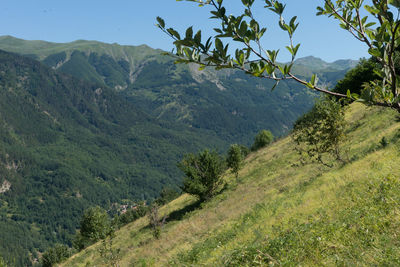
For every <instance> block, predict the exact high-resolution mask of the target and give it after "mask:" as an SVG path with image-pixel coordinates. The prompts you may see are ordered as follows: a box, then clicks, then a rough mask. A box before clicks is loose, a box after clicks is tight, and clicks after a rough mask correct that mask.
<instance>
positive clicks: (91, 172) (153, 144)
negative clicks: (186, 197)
mask: <svg viewBox="0 0 400 267" xmlns="http://www.w3.org/2000/svg"><path fill="white" fill-rule="evenodd" d="M227 145H228V144H227V143H226V142H224V140H222V139H220V138H219V137H217V136H215V134H213V133H211V132H206V131H202V130H194V129H192V128H189V127H187V126H185V125H183V124H179V123H171V122H168V123H167V122H163V121H161V120H158V119H154V118H152V117H151V116H149V115H147V114H146V113H144V112H142V111H141V110H140V109H138V108H137V107H136V106H135V105H133V104H132V103H131V102H129V101H127V100H126V99H125V98H123V97H121V96H119V95H117V94H116V93H115V91H114V90H112V89H110V88H108V87H106V86H104V85H102V84H94V83H90V82H86V81H84V80H79V79H76V78H74V77H72V76H70V75H66V74H63V73H59V72H56V71H54V70H52V69H50V68H48V67H46V66H45V65H43V64H42V63H40V62H38V61H36V60H33V59H30V58H26V57H22V56H19V55H16V54H12V53H8V52H4V51H0V240H1V242H0V254H1V255H3V256H4V257H5V258H6V259H7V260H10V261H11V262H13V265H16V266H26V265H30V264H31V260H32V259H34V258H37V257H38V256H37V253H38V252H40V251H44V249H45V248H46V247H47V246H49V245H51V244H54V243H56V242H63V243H69V244H70V243H71V237H72V235H74V233H75V230H76V227H77V226H78V223H79V219H80V217H81V214H82V211H83V210H84V209H85V208H87V207H89V206H95V205H101V206H103V207H109V206H110V205H111V204H112V203H121V201H122V200H123V199H131V200H146V199H152V198H154V197H157V196H158V194H159V192H160V191H161V189H162V188H163V187H165V186H166V185H170V186H176V185H179V184H180V182H181V176H180V173H179V172H178V169H177V168H176V162H178V161H179V160H180V159H181V157H182V155H183V154H185V153H188V152H191V151H197V150H198V149H200V148H203V147H216V148H220V149H222V148H223V147H225V146H227ZM28 251H29V252H30V256H29V255H28Z"/></svg>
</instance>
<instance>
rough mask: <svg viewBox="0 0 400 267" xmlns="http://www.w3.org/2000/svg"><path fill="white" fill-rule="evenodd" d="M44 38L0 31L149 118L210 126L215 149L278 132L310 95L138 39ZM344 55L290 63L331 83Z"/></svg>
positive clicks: (12, 43)
mask: <svg viewBox="0 0 400 267" xmlns="http://www.w3.org/2000/svg"><path fill="white" fill-rule="evenodd" d="M45 44H46V46H44V47H40V49H39V48H38V47H37V46H36V45H37V43H35V42H31V41H27V40H21V39H16V38H13V37H9V36H8V37H3V38H2V37H0V49H4V50H6V51H15V52H18V53H21V54H29V55H35V57H37V58H40V59H41V62H43V63H44V64H46V65H47V66H49V67H51V68H55V69H57V71H59V72H64V73H67V74H70V75H72V76H74V77H76V78H79V79H82V80H86V81H93V82H97V83H98V84H101V85H102V86H109V87H112V88H113V89H114V91H116V92H117V93H118V94H120V95H122V96H123V97H124V98H126V99H127V100H128V101H129V102H131V103H133V104H134V106H135V107H137V108H139V109H140V110H142V111H143V112H145V113H147V114H149V115H151V116H152V117H154V118H159V119H161V120H163V121H166V122H170V123H171V124H173V125H174V124H176V122H177V121H179V122H180V123H182V124H183V125H186V126H190V127H192V128H191V129H192V130H193V132H198V133H199V134H205V133H206V132H205V131H207V133H208V134H210V133H212V134H213V135H214V137H213V138H211V136H210V137H209V138H210V141H211V140H212V139H214V141H213V144H212V146H213V147H218V148H220V149H223V150H226V149H227V148H228V147H229V145H230V144H232V143H244V144H246V145H249V144H250V143H249V142H250V140H251V138H253V137H254V135H255V134H256V133H257V131H258V130H259V129H260V127H262V128H265V129H271V130H272V131H273V133H274V135H284V134H286V133H287V132H288V128H287V127H286V126H287V125H292V124H293V122H294V121H295V120H296V119H297V117H298V115H299V114H303V113H304V112H306V111H307V110H309V109H310V108H311V106H312V105H311V104H312V102H313V101H312V100H313V99H314V98H315V95H314V94H310V93H309V92H306V90H302V85H300V84H296V83H295V82H293V81H290V80H287V81H282V82H281V83H280V84H279V85H278V86H277V90H275V91H274V92H270V91H269V90H268V89H269V88H271V87H272V86H273V82H272V81H269V80H262V79H257V78H255V77H252V76H250V75H245V74H244V73H241V72H239V71H229V72H216V71H214V70H212V69H207V70H205V71H204V72H199V71H197V69H196V68H195V67H194V66H191V65H188V66H186V65H174V64H173V63H174V58H173V57H166V56H162V55H160V52H159V51H158V50H156V49H151V48H149V47H146V46H139V47H134V46H120V45H116V44H106V43H100V42H94V41H79V42H72V43H64V44H57V43H49V42H46V43H45ZM66 55H70V56H69V57H66ZM43 58H44V59H43ZM340 62H347V63H348V64H347V63H346V64H342V63H341V64H338V63H340ZM350 62H352V61H342V60H341V61H338V62H333V63H326V62H323V63H322V64H318V63H315V62H314V61H312V60H309V58H305V59H301V62H300V59H299V63H301V64H300V65H299V64H297V62H296V64H295V65H294V71H295V72H296V73H297V72H299V75H301V76H304V77H311V75H312V73H313V71H315V72H316V73H318V75H319V77H320V80H321V81H322V82H323V83H324V84H334V83H335V82H336V80H337V79H340V78H341V77H343V75H344V72H345V71H346V70H347V69H349V68H350V67H352V66H353V63H350ZM304 63H305V64H304ZM132 71H133V75H132V73H131V72H132ZM225 89H226V90H225ZM171 96H173V97H171ZM264 114H270V116H264ZM282 114H285V115H282ZM164 135H165V134H164ZM210 145H211V144H210ZM203 147H204V146H203ZM197 149H198V148H195V149H193V150H190V151H196V150H197ZM160 189H161V188H160ZM157 194H158V192H157ZM157 194H156V195H157Z"/></svg>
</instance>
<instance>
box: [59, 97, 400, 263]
mask: <svg viewBox="0 0 400 267" xmlns="http://www.w3.org/2000/svg"><path fill="white" fill-rule="evenodd" d="M396 116H397V114H396V113H395V112H391V111H388V110H381V109H379V108H373V109H367V110H366V108H365V107H364V106H361V105H358V104H356V105H352V106H351V107H350V108H349V110H348V111H347V120H348V121H349V123H350V125H349V130H348V134H347V136H348V139H347V141H346V144H345V145H344V148H343V150H344V151H348V152H347V153H348V157H349V159H350V162H349V163H348V164H346V165H344V166H341V165H340V164H337V165H336V166H335V167H334V168H331V169H329V168H325V167H322V166H321V165H318V164H312V163H310V164H306V165H302V164H300V161H299V156H298V155H297V154H296V153H295V152H294V151H293V148H292V142H291V140H290V138H284V139H281V140H279V141H277V142H275V143H273V144H272V145H271V146H270V147H268V148H266V149H263V150H261V151H258V152H256V153H252V154H250V155H249V157H248V158H247V159H246V164H245V166H244V167H243V169H242V170H241V171H240V173H239V181H238V182H237V181H236V180H235V178H234V176H233V175H231V174H230V173H228V174H227V175H226V176H225V179H226V181H227V184H228V186H227V187H226V188H225V190H223V191H222V193H221V194H219V195H218V196H216V197H215V198H214V199H212V200H211V201H209V202H208V203H205V204H202V205H201V207H198V208H196V206H195V205H193V204H194V203H195V201H196V200H195V199H194V198H193V197H191V196H188V195H183V196H181V197H180V198H178V199H176V200H174V201H173V202H171V203H169V204H168V205H167V206H165V207H163V208H162V209H161V212H162V213H163V214H171V213H172V212H174V211H175V214H177V213H176V211H179V210H182V209H184V208H185V207H191V205H192V207H193V208H192V209H188V212H186V214H183V213H182V215H180V217H178V219H177V220H171V221H169V222H168V223H167V224H166V225H165V226H164V228H163V230H162V234H161V237H160V239H154V237H153V236H152V234H151V230H150V229H149V228H148V227H147V226H148V220H147V218H141V219H139V220H138V221H136V222H134V223H132V224H130V225H127V226H126V227H123V228H122V229H121V230H119V231H118V232H117V235H116V238H115V245H116V246H117V247H119V248H121V255H122V259H121V261H120V265H121V266H137V265H144V266H168V265H173V266H174V265H175V266H192V265H193V266H200V265H201V266H223V265H225V264H228V263H229V264H233V265H235V264H239V265H241V264H244V265H246V264H247V265H266V264H268V263H269V264H284V265H285V264H287V265H292V264H293V265H296V264H302V265H312V266H320V265H337V264H339V265H355V264H358V263H359V262H360V263H361V265H363V264H369V263H371V264H376V265H378V264H390V260H391V261H395V260H396V259H399V257H398V256H396V255H399V254H398V253H399V252H400V251H399V249H398V245H399V243H400V239H399V237H398V236H396V234H397V233H398V230H399V228H398V226H399V220H398V219H399V214H400V210H399V205H398V204H399V203H395V204H397V206H395V204H393V203H392V202H390V201H392V200H393V201H397V200H396V198H395V197H394V196H395V195H393V194H395V193H396V192H397V193H399V194H400V187H399V186H398V185H399V183H398V178H399V177H400V165H399V164H398V162H400V161H399V160H400V153H399V147H398V136H399V128H400V124H399V123H397V122H395V121H394V119H395V117H396ZM382 137H386V138H387V139H388V140H389V144H388V146H387V147H382V145H381V144H380V140H381V139H382ZM388 177H391V178H390V179H392V180H390V181H389V182H387V181H386V178H388ZM385 186H386V187H388V188H389V189H387V194H388V195H390V194H392V195H393V196H392V195H390V196H391V198H392V200H390V201H389V202H388V203H389V204H388V205H389V206H387V205H386V202H381V201H379V200H376V201H375V202H374V201H373V200H371V199H373V198H374V196H376V195H377V194H380V193H379V192H380V191H379V190H380V189H379V188H380V187H382V188H384V187H385ZM385 190H386V189H385ZM390 203H391V204H390ZM384 207H387V210H388V214H387V215H384V216H383V215H382V214H381V211H382V209H383V208H384ZM366 209H368V210H369V211H371V212H370V213H368V212H367V211H366ZM358 213H360V214H361V215H363V216H364V217H362V216H361V215H360V216H361V217H357V216H358V215H357V214H358ZM172 214H174V213H172ZM378 215H380V216H378ZM373 216H377V217H373ZM371 218H375V220H376V227H375V226H374V224H373V223H372V222H373V221H371V220H372V219H371ZM342 224H343V225H346V226H342ZM382 225H383V226H382ZM364 226H365V227H367V228H371V230H369V231H370V235H369V234H368V233H366V232H365V231H366V230H365V229H364V230H365V231H364V230H363V229H362V227H364ZM379 227H381V228H379ZM375 228H376V229H375ZM379 229H382V230H381V231H379ZM396 230H397V232H396ZM363 231H364V232H363ZM369 239H372V241H371V242H370V241H368V240H369ZM385 240H386V241H387V242H386V241H385ZM280 242H281V243H280ZM285 242H286V243H285ZM368 242H370V243H368ZM385 242H386V243H385ZM279 251H280V252H279ZM270 254H273V255H274V256H271V255H270ZM241 261H243V262H241ZM86 264H88V266H94V265H95V266H107V264H106V263H104V262H103V261H102V260H101V259H100V258H99V254H98V252H97V245H94V246H92V247H90V248H88V249H87V250H85V251H83V252H81V253H80V254H78V255H76V256H74V257H73V258H72V259H70V260H69V261H68V262H67V263H65V264H64V266H86Z"/></svg>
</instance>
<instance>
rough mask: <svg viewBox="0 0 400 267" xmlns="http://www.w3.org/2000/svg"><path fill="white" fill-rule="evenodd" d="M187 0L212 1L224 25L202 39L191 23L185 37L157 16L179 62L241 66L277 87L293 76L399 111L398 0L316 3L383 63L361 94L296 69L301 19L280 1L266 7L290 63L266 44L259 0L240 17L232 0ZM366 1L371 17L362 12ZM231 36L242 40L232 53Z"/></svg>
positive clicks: (248, 2)
mask: <svg viewBox="0 0 400 267" xmlns="http://www.w3.org/2000/svg"><path fill="white" fill-rule="evenodd" d="M186 1H190V2H195V3H198V4H199V6H210V7H211V8H212V10H211V14H212V17H211V19H216V20H218V21H220V23H221V26H220V27H219V28H215V29H214V30H215V33H216V34H215V36H212V37H209V38H208V39H207V40H205V41H204V40H203V38H202V34H201V30H199V31H197V33H195V34H194V31H193V28H192V27H189V28H188V29H187V30H186V32H185V34H184V36H183V37H181V35H180V34H179V33H178V32H177V31H176V30H174V29H173V28H167V27H166V24H165V22H164V20H163V19H162V18H160V17H158V18H157V21H158V24H157V25H158V27H159V28H161V30H163V31H164V32H165V33H166V34H168V35H169V36H170V37H171V38H173V40H174V45H175V47H176V51H175V54H174V56H176V57H177V62H178V63H196V64H199V65H200V68H204V67H207V66H212V67H215V68H216V69H224V68H230V69H238V70H241V71H244V72H245V73H248V74H251V75H253V76H256V77H260V78H267V79H271V80H274V81H275V86H276V85H277V84H278V83H279V82H280V81H282V80H287V79H291V80H294V81H296V82H298V83H300V84H303V85H305V86H307V87H308V88H310V89H312V90H316V91H319V92H322V93H325V94H328V95H332V96H336V97H339V98H348V99H350V100H352V101H353V100H357V101H362V102H364V103H366V104H370V105H377V106H384V107H391V108H395V109H396V110H398V111H399V112H400V89H399V85H400V82H399V78H400V77H399V75H398V72H397V71H396V67H395V56H396V55H395V54H396V53H395V51H396V48H398V47H399V45H400V38H399V37H400V19H399V18H400V16H399V15H400V11H399V8H400V1H399V0H371V1H368V3H369V5H364V4H365V2H366V1H364V0H337V1H332V0H324V1H323V3H324V5H323V6H321V7H318V10H317V11H318V12H317V15H326V16H329V17H332V18H334V19H336V20H338V21H339V24H340V27H341V28H343V29H345V30H347V31H348V32H349V33H350V34H352V35H353V36H354V38H356V39H357V40H359V41H360V42H361V43H363V44H364V45H366V46H367V47H368V49H369V50H368V52H369V54H371V56H373V57H374V58H375V59H376V60H377V62H378V63H379V65H380V68H379V69H378V70H377V71H376V73H377V75H378V77H379V78H378V79H376V80H374V81H370V82H369V86H365V89H364V92H363V94H362V97H363V98H362V99H361V98H360V95H359V94H357V93H351V92H350V90H349V89H351V88H347V91H346V93H342V92H334V91H330V90H328V89H326V88H323V87H321V86H319V85H318V77H317V76H316V75H313V76H312V77H311V79H310V80H304V79H302V78H300V77H298V76H296V75H295V74H294V73H293V72H292V67H293V64H294V60H295V58H296V55H297V53H298V50H299V48H300V44H296V43H295V42H294V34H295V32H296V29H297V27H298V25H299V24H298V23H297V17H296V16H295V17H292V18H290V19H289V20H285V18H284V11H285V7H286V5H284V4H283V3H282V2H281V1H278V0H264V2H265V8H266V10H267V11H268V12H272V13H275V14H276V15H277V20H278V22H279V27H280V28H281V29H282V30H283V31H285V32H286V33H287V34H288V45H287V46H286V47H285V48H286V49H287V50H288V51H289V52H290V53H291V55H292V60H291V61H290V62H289V63H287V64H280V63H278V61H277V57H278V53H279V50H273V49H271V50H269V49H265V47H263V44H262V43H263V35H264V33H265V32H266V30H267V28H266V27H262V26H261V25H260V23H259V22H258V21H257V18H256V17H255V15H254V13H253V4H254V2H255V0H242V3H243V6H244V12H243V14H239V15H237V16H235V15H227V10H228V9H227V6H229V4H224V1H223V0H186ZM363 6H364V9H365V10H366V12H368V13H369V15H370V17H368V16H362V14H363V12H362V11H363V10H362V9H363ZM371 17H372V19H371ZM222 38H224V39H228V42H227V43H224V42H223V41H222ZM230 41H236V42H237V43H240V44H241V48H238V49H236V51H235V52H234V53H230V51H229V49H228V48H229V42H230ZM275 86H274V87H273V89H274V88H275Z"/></svg>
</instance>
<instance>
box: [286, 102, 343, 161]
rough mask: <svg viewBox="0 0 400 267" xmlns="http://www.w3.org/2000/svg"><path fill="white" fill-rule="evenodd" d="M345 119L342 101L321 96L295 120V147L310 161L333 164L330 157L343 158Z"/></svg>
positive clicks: (293, 135) (293, 136)
mask: <svg viewBox="0 0 400 267" xmlns="http://www.w3.org/2000/svg"><path fill="white" fill-rule="evenodd" d="M345 126H346V121H345V117H344V111H343V108H342V105H341V104H340V103H339V102H337V101H335V100H334V99H331V98H325V99H320V100H319V101H317V103H316V104H315V105H314V107H313V108H312V110H311V111H310V112H308V113H306V114H305V115H303V116H302V117H300V118H299V119H298V120H297V121H296V122H295V124H294V127H293V133H292V135H291V136H292V139H293V141H294V142H295V144H296V147H295V149H296V150H297V151H298V152H299V153H300V154H301V155H302V156H303V159H304V156H307V157H308V158H309V159H311V160H312V161H317V162H319V163H321V164H323V165H325V166H328V167H331V166H332V163H331V161H332V159H333V160H339V161H341V162H345V161H344V160H343V157H342V155H341V149H340V144H341V142H342V141H343V139H344V137H345V135H344V130H345Z"/></svg>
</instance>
